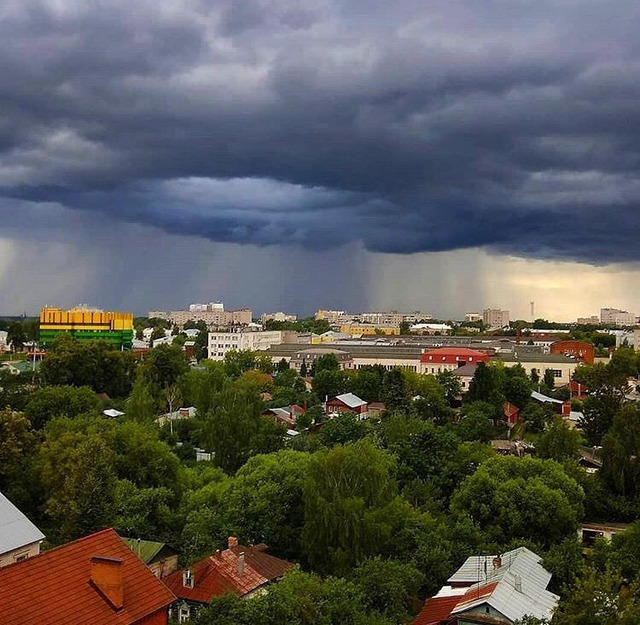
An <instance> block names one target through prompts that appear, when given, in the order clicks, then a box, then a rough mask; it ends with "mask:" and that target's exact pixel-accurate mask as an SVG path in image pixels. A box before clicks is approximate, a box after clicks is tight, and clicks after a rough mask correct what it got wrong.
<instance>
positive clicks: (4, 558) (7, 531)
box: [0, 493, 44, 567]
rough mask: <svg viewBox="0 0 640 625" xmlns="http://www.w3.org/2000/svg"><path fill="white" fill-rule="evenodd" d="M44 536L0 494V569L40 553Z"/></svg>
mask: <svg viewBox="0 0 640 625" xmlns="http://www.w3.org/2000/svg"><path fill="white" fill-rule="evenodd" d="M43 540H44V534H43V533H42V532H41V531H40V530H39V529H38V528H37V527H36V526H35V525H34V524H33V523H32V522H31V521H29V519H28V518H27V517H26V516H25V515H24V514H23V513H22V512H20V510H18V508H16V507H15V506H14V505H13V504H12V503H11V502H10V501H9V500H8V499H7V498H6V497H5V496H4V495H3V494H2V493H0V567H3V566H7V565H8V564H13V563H14V562H21V561H22V560H26V559H27V558H30V557H32V556H37V555H38V554H39V553H40V543H41V542H42V541H43Z"/></svg>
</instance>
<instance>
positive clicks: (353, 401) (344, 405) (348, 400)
mask: <svg viewBox="0 0 640 625" xmlns="http://www.w3.org/2000/svg"><path fill="white" fill-rule="evenodd" d="M368 407H369V405H368V404H367V402H366V401H364V399H360V398H359V397H358V396H357V395H354V394H353V393H343V394H342V395H337V396H336V397H332V398H331V399H329V400H328V401H327V403H326V406H325V412H326V413H327V414H328V415H329V416H332V415H336V414H340V413H341V412H351V413H353V414H357V415H361V416H366V415H367V410H368Z"/></svg>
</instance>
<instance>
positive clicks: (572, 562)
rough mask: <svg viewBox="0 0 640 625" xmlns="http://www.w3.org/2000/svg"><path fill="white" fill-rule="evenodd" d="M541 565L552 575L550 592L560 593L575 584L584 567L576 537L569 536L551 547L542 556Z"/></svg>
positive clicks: (580, 548)
mask: <svg viewBox="0 0 640 625" xmlns="http://www.w3.org/2000/svg"><path fill="white" fill-rule="evenodd" d="M542 565H543V566H544V568H545V569H547V571H549V572H550V573H551V575H552V578H551V584H552V588H550V590H553V591H554V592H562V591H563V590H564V589H565V588H567V587H569V586H570V585H571V584H573V583H575V580H576V579H577V578H578V577H579V576H580V575H581V574H582V570H583V567H584V556H583V555H582V545H581V544H580V541H579V540H578V538H577V536H571V537H569V538H567V539H565V540H563V541H562V542H561V543H560V544H558V545H551V547H550V548H549V551H547V553H546V554H544V556H543V559H542Z"/></svg>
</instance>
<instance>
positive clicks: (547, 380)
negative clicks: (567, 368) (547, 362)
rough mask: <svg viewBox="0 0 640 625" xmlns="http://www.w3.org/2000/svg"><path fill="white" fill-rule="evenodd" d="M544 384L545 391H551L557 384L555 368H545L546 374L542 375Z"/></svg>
mask: <svg viewBox="0 0 640 625" xmlns="http://www.w3.org/2000/svg"><path fill="white" fill-rule="evenodd" d="M542 386H543V387H544V391H545V392H547V393H551V392H552V391H553V389H554V388H555V386H556V377H555V375H554V373H553V369H545V370H544V375H543V376H542Z"/></svg>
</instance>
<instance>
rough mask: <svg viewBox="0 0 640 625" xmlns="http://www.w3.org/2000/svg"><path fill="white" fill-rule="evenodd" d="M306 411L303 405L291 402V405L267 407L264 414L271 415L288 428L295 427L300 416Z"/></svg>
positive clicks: (265, 415)
mask: <svg viewBox="0 0 640 625" xmlns="http://www.w3.org/2000/svg"><path fill="white" fill-rule="evenodd" d="M305 412H306V410H305V409H304V408H303V407H302V406H298V405H297V404H291V406H283V407H282V408H267V409H266V410H265V411H264V412H263V413H262V415H263V416H264V417H271V418H272V419H274V420H275V421H277V422H278V423H282V424H283V425H286V426H287V428H288V429H293V428H295V426H296V421H297V420H298V417H299V416H300V415H302V414H304V413H305Z"/></svg>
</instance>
